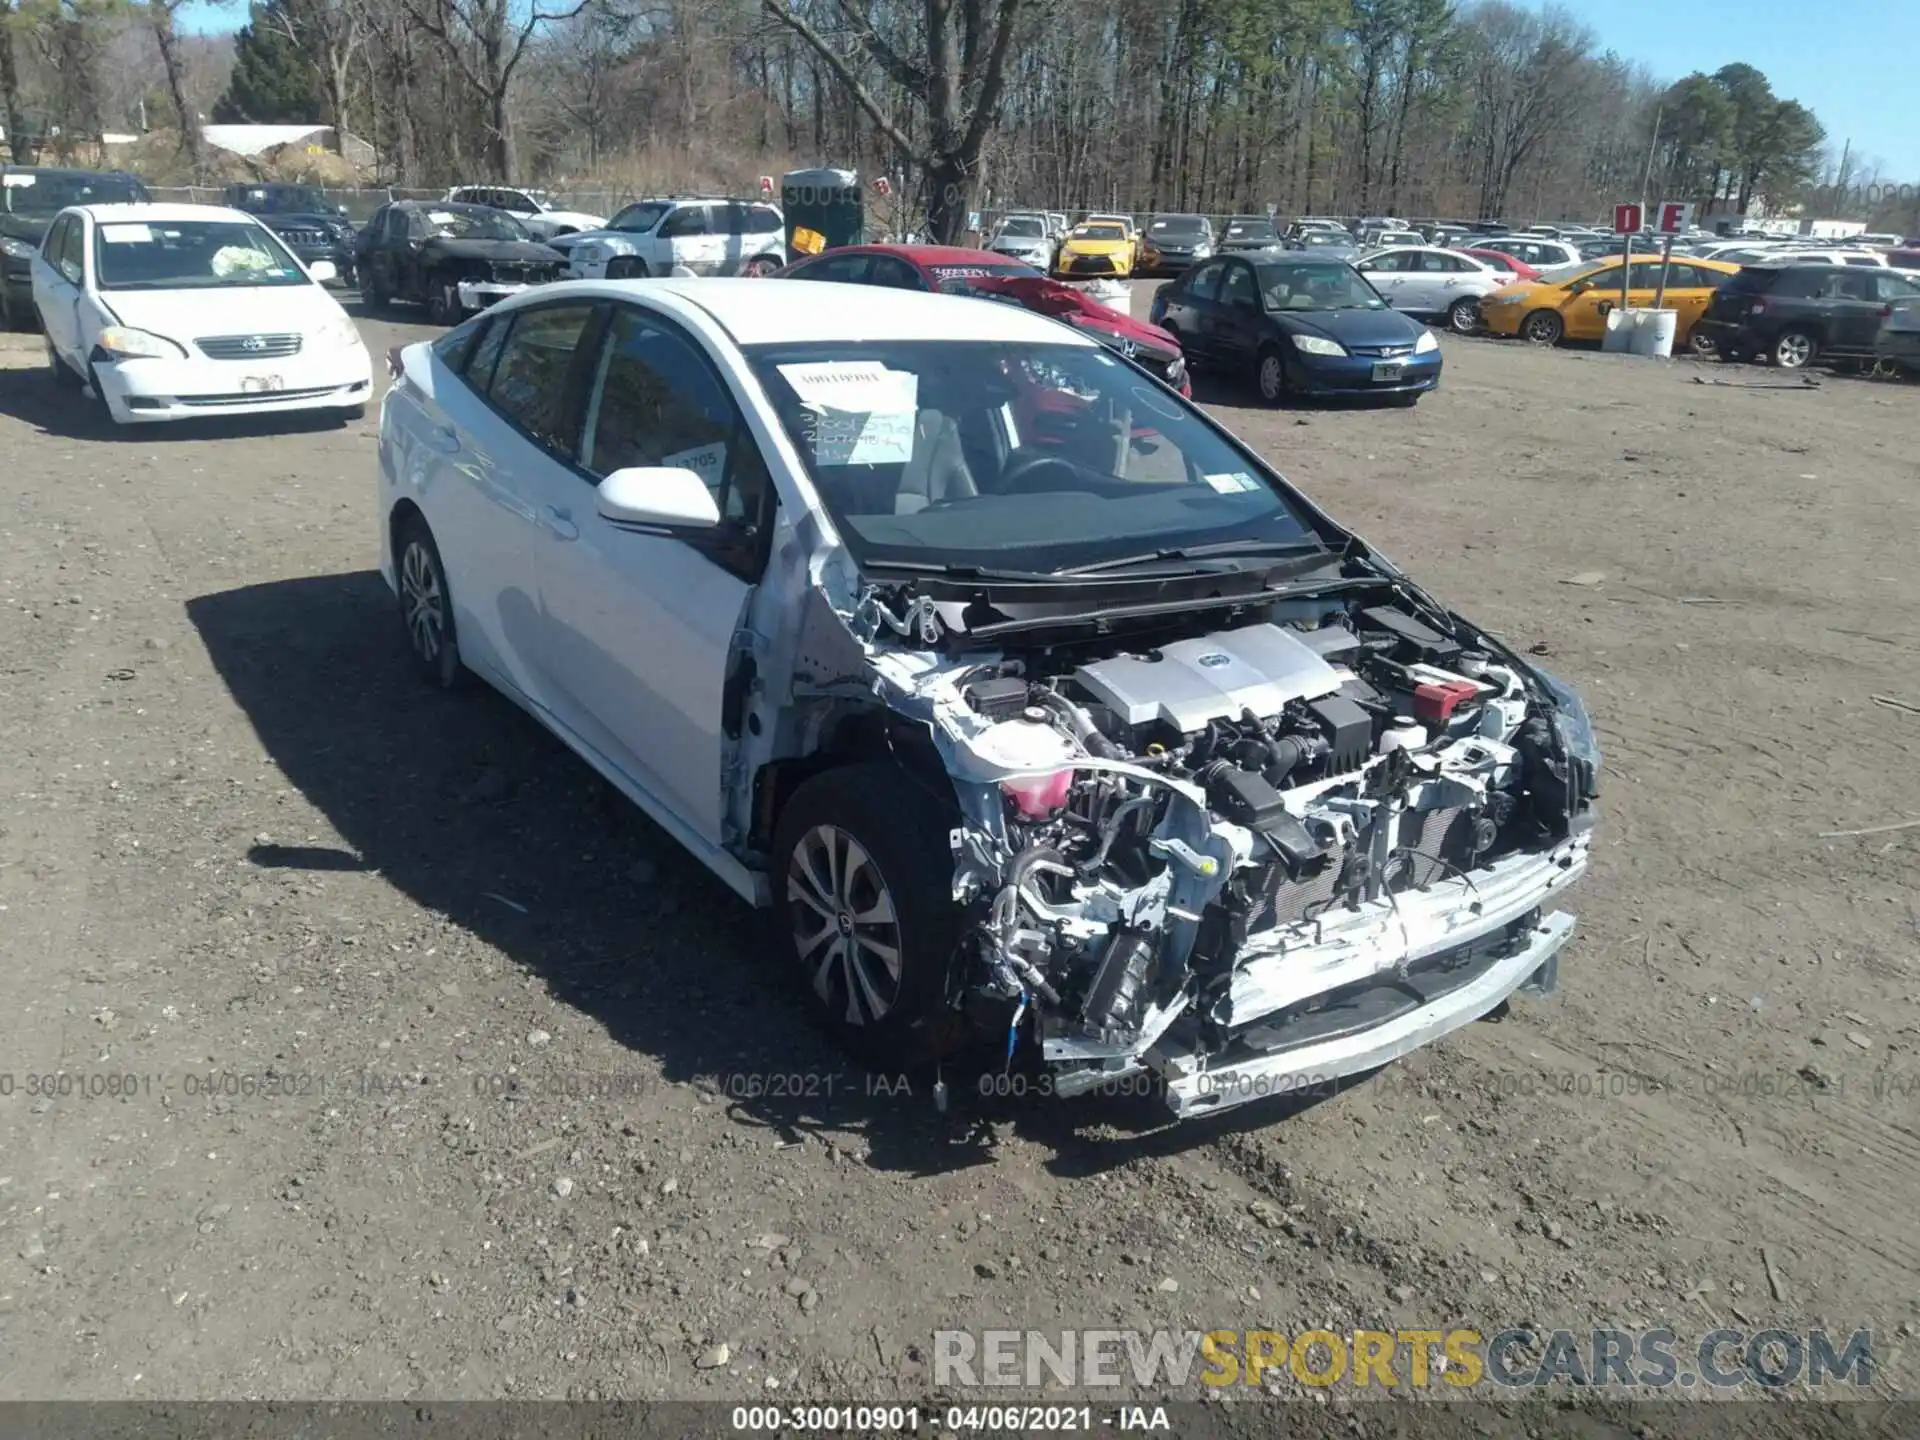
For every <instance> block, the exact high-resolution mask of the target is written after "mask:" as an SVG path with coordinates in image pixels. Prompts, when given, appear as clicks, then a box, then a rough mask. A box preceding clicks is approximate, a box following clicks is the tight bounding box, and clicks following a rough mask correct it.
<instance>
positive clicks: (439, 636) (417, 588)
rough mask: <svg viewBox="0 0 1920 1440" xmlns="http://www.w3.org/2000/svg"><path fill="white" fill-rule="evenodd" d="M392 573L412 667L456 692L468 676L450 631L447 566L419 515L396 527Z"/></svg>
mask: <svg viewBox="0 0 1920 1440" xmlns="http://www.w3.org/2000/svg"><path fill="white" fill-rule="evenodd" d="M393 570H394V578H395V579H396V580H397V581H398V582H399V583H398V590H399V600H400V623H401V625H402V627H403V628H404V629H405V631H406V635H407V648H408V650H410V651H411V652H412V654H413V663H414V666H415V668H416V669H418V670H419V672H420V674H421V676H422V677H423V678H424V679H425V680H426V681H427V682H428V683H429V684H431V685H433V686H435V687H437V688H438V689H441V690H452V689H455V688H457V687H458V686H459V685H460V683H461V682H462V681H463V680H464V679H465V677H466V673H467V672H466V667H465V666H464V665H462V664H461V663H460V641H459V637H458V636H457V635H456V634H455V632H454V624H453V589H452V587H451V586H450V585H448V584H447V567H446V566H445V565H443V564H442V563H441V561H440V547H439V546H437V545H435V544H434V543H433V532H432V531H431V530H429V529H428V528H427V522H426V521H424V520H422V519H420V518H419V517H418V516H413V517H411V518H409V519H407V520H404V521H402V522H401V524H400V527H399V533H398V534H397V535H396V536H395V537H394V547H393ZM416 607H417V608H416Z"/></svg>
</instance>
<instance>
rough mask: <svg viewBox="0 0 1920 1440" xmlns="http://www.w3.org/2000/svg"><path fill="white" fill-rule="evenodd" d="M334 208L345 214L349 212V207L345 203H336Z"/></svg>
mask: <svg viewBox="0 0 1920 1440" xmlns="http://www.w3.org/2000/svg"><path fill="white" fill-rule="evenodd" d="M333 208H334V209H335V210H336V211H338V212H339V213H340V214H342V215H344V214H346V213H347V207H346V206H344V205H336V206H334V207H333Z"/></svg>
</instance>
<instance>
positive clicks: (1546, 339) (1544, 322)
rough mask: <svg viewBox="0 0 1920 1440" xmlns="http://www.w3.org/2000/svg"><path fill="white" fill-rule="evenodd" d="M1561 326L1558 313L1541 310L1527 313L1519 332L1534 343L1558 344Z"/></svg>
mask: <svg viewBox="0 0 1920 1440" xmlns="http://www.w3.org/2000/svg"><path fill="white" fill-rule="evenodd" d="M1563 328H1564V327H1563V326H1562V325H1561V323H1560V317H1559V316H1558V315H1554V314H1551V313H1549V312H1547V311H1544V310H1543V311H1540V312H1538V313H1536V314H1533V315H1529V316H1528V317H1527V320H1526V324H1524V325H1523V326H1521V328H1520V333H1521V335H1522V336H1524V337H1525V338H1526V339H1527V340H1528V341H1529V342H1531V343H1532V344H1535V345H1558V344H1559V343H1560V332H1561V330H1562V329H1563Z"/></svg>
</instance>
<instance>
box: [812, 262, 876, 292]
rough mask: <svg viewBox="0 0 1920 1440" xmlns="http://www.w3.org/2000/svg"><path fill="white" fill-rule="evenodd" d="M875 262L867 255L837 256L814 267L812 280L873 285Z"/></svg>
mask: <svg viewBox="0 0 1920 1440" xmlns="http://www.w3.org/2000/svg"><path fill="white" fill-rule="evenodd" d="M872 269H873V261H872V258H871V257H870V256H866V255H836V256H834V257H833V258H832V259H829V260H823V261H821V262H820V263H819V264H818V265H816V266H814V268H813V274H811V275H810V276H808V277H807V278H808V279H810V280H837V281H839V282H840V283H841V284H843V285H871V284H872V283H873V274H872Z"/></svg>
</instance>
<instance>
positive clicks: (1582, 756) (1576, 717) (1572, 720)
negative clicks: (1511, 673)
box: [1533, 670, 1600, 800]
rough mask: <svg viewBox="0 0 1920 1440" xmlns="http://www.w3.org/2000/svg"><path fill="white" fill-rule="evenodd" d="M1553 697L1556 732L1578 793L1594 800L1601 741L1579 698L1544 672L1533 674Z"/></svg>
mask: <svg viewBox="0 0 1920 1440" xmlns="http://www.w3.org/2000/svg"><path fill="white" fill-rule="evenodd" d="M1533 673H1534V674H1535V675H1536V676H1537V677H1538V678H1539V681H1540V684H1541V685H1542V686H1543V687H1545V689H1546V692H1547V694H1548V695H1550V696H1551V697H1552V698H1553V733H1554V734H1555V735H1556V736H1557V737H1558V738H1559V740H1560V747H1561V748H1562V749H1563V750H1565V751H1566V752H1567V759H1568V760H1569V761H1571V762H1572V765H1573V775H1572V777H1571V778H1572V780H1573V782H1574V791H1575V793H1576V794H1577V795H1578V796H1579V797H1580V798H1581V799H1583V800H1592V799H1593V798H1594V797H1595V796H1596V795H1598V794H1599V793H1600V741H1599V738H1598V737H1597V736H1595V734H1594V733H1593V720H1592V717H1590V716H1589V715H1588V714H1587V707H1586V706H1585V705H1584V704H1583V703H1582V702H1581V700H1580V697H1579V696H1578V695H1576V694H1574V693H1573V691H1572V690H1570V689H1568V688H1567V687H1566V686H1565V685H1564V684H1562V683H1561V682H1560V681H1559V680H1556V679H1555V678H1554V677H1553V676H1551V675H1549V674H1548V673H1547V672H1546V671H1544V670H1535V671H1534V672H1533Z"/></svg>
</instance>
